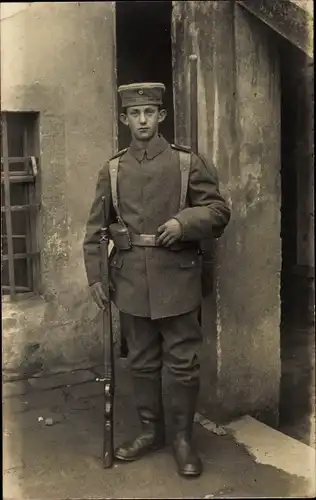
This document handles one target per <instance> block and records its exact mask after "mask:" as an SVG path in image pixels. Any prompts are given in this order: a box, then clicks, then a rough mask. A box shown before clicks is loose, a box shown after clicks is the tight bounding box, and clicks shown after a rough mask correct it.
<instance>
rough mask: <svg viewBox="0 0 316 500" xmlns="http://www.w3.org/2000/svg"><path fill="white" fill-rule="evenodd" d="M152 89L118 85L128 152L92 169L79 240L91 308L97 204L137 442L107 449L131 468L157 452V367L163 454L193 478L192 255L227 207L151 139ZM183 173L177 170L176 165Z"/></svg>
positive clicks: (197, 469) (195, 160)
mask: <svg viewBox="0 0 316 500" xmlns="http://www.w3.org/2000/svg"><path fill="white" fill-rule="evenodd" d="M164 91H165V87H164V85H163V84H161V83H140V84H130V85H124V86H121V87H119V89H118V92H119V94H120V96H121V99H122V108H123V112H122V113H121V115H120V119H121V121H122V122H123V123H124V124H125V125H126V126H128V127H129V129H130V132H131V136H132V141H131V144H130V146H129V147H128V148H127V149H125V150H123V151H120V152H118V153H117V154H116V155H115V156H114V157H113V158H112V159H111V160H110V161H109V162H107V163H106V165H105V166H104V167H103V168H102V169H101V170H100V173H99V177H98V181H97V186H96V193H95V198H94V201H93V204H92V207H91V211H90V215H89V219H88V222H87V227H86V235H85V239H84V245H83V247H84V259H85V266H86V272H87V278H88V283H89V285H90V288H91V292H92V296H93V298H94V300H95V302H96V303H97V304H98V306H99V307H100V308H104V307H105V304H106V303H107V301H108V300H109V299H110V298H109V297H106V296H105V293H104V291H103V289H102V286H101V276H100V257H99V240H100V229H101V210H102V206H101V205H102V204H101V198H102V196H105V197H106V206H107V210H106V219H107V220H106V222H107V226H108V227H109V230H110V234H111V238H112V239H113V242H114V248H113V251H112V252H111V255H110V276H111V290H112V295H111V300H113V302H114V303H115V305H116V306H117V308H118V309H119V311H120V313H121V314H122V315H124V317H125V319H126V321H127V323H128V331H127V344H128V350H129V361H130V367H131V373H132V380H133V386H134V392H135V400H136V408H137V412H138V415H139V419H140V422H141V434H140V435H139V436H138V437H136V439H133V440H131V441H129V442H126V443H123V444H122V445H121V446H119V448H118V449H117V450H116V451H115V456H116V458H117V459H118V460H123V461H132V460H136V459H138V458H140V457H142V456H143V455H145V454H146V453H148V452H150V451H153V450H158V449H160V448H162V447H163V446H164V444H165V425H164V409H163V404H162V377H161V369H162V362H163V359H164V362H165V364H166V366H167V368H168V370H169V372H170V375H171V377H172V384H171V388H170V390H171V392H172V393H171V406H172V417H173V437H172V448H173V453H174V457H175V461H176V464H177V469H178V472H179V474H181V475H183V476H199V475H200V474H201V472H202V464H201V460H200V458H199V456H198V454H197V452H196V450H195V447H194V444H193V440H192V427H193V419H194V414H195V410H196V405H197V398H198V392H199V350H200V347H201V342H202V333H201V328H200V324H199V321H198V312H199V307H200V303H201V297H202V292H201V269H202V262H201V260H202V257H201V255H200V250H199V240H201V239H204V238H210V237H213V236H214V235H215V236H216V235H218V234H221V233H222V232H223V230H224V228H225V227H226V225H227V224H228V222H229V219H230V209H229V207H228V205H227V204H226V202H225V200H224V199H223V197H222V196H221V195H220V193H219V189H218V183H217V178H216V170H215V169H214V168H213V167H211V166H208V167H207V166H206V164H205V163H204V161H203V159H202V158H200V157H199V156H197V155H195V154H193V153H192V152H191V151H190V150H189V149H188V148H183V147H180V146H175V145H170V144H169V143H168V142H167V141H166V140H165V139H164V138H163V137H162V136H161V135H159V133H158V126H159V123H161V122H162V121H163V120H164V119H165V117H166V110H164V109H162V97H163V92H164ZM185 165H186V166H185Z"/></svg>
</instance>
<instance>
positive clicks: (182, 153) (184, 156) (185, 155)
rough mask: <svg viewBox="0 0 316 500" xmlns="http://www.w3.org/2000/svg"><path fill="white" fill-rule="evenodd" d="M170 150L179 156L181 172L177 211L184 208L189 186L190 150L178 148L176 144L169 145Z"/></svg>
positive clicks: (182, 147)
mask: <svg viewBox="0 0 316 500" xmlns="http://www.w3.org/2000/svg"><path fill="white" fill-rule="evenodd" d="M171 147H172V149H175V150H176V151H177V152H178V155H179V164H180V172H181V192H180V207H179V211H181V210H183V209H184V207H185V202H186V198H187V192H188V185H189V175H190V167H191V150H190V148H186V147H184V146H178V145H176V144H171Z"/></svg>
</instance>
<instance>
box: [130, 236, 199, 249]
mask: <svg viewBox="0 0 316 500" xmlns="http://www.w3.org/2000/svg"><path fill="white" fill-rule="evenodd" d="M130 237H131V242H132V246H135V247H160V248H163V246H162V245H159V244H158V243H157V235H156V234H131V235H130ZM166 248H168V250H171V251H179V250H184V249H190V248H191V249H197V248H198V247H197V244H196V243H194V242H183V241H177V242H176V243H173V245H171V246H170V247H166Z"/></svg>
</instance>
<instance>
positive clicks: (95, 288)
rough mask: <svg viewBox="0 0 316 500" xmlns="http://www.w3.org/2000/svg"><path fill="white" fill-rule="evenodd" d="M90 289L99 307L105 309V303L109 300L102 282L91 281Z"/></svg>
mask: <svg viewBox="0 0 316 500" xmlns="http://www.w3.org/2000/svg"><path fill="white" fill-rule="evenodd" d="M90 291H91V295H92V298H93V300H94V302H95V303H96V304H97V306H98V307H99V308H100V309H105V307H106V304H107V303H108V302H109V299H108V297H107V296H106V295H105V293H104V290H103V288H102V283H100V282H99V281H98V282H97V283H93V285H91V286H90Z"/></svg>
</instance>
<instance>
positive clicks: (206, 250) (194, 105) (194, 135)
mask: <svg viewBox="0 0 316 500" xmlns="http://www.w3.org/2000/svg"><path fill="white" fill-rule="evenodd" d="M189 61H190V142H191V149H192V151H193V152H194V153H196V154H198V79H197V76H198V74H197V55H196V54H191V55H190V56H189ZM200 249H201V252H202V259H203V264H202V266H203V267H202V283H204V284H205V286H204V289H205V291H206V293H205V295H208V294H209V293H210V291H211V289H212V281H213V267H214V240H213V238H205V239H203V240H201V241H200ZM199 322H200V324H201V322H202V312H201V308H200V310H199Z"/></svg>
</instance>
